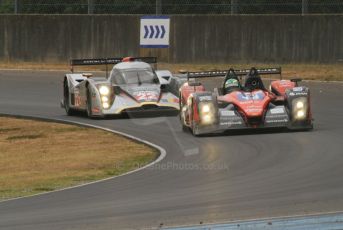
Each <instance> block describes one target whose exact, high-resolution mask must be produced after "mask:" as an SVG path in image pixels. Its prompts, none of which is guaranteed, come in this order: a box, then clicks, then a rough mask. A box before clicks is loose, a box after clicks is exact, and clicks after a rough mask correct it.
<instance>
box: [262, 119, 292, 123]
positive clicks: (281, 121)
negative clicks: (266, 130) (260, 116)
mask: <svg viewBox="0 0 343 230" xmlns="http://www.w3.org/2000/svg"><path fill="white" fill-rule="evenodd" d="M284 122H288V119H282V120H267V121H266V123H284Z"/></svg>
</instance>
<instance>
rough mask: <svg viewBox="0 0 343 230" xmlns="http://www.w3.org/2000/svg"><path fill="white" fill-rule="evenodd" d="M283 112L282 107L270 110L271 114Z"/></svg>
mask: <svg viewBox="0 0 343 230" xmlns="http://www.w3.org/2000/svg"><path fill="white" fill-rule="evenodd" d="M284 112H285V110H284V108H283V107H281V108H274V109H271V110H270V113H271V114H280V113H284Z"/></svg>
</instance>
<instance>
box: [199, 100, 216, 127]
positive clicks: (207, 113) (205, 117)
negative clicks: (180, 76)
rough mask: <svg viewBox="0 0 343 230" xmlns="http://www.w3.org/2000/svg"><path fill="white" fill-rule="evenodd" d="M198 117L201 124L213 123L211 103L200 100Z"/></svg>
mask: <svg viewBox="0 0 343 230" xmlns="http://www.w3.org/2000/svg"><path fill="white" fill-rule="evenodd" d="M199 109H200V110H199V111H200V119H201V123H202V124H206V125H209V124H213V123H214V122H215V109H214V105H213V104H212V103H208V102H202V103H200V104H199Z"/></svg>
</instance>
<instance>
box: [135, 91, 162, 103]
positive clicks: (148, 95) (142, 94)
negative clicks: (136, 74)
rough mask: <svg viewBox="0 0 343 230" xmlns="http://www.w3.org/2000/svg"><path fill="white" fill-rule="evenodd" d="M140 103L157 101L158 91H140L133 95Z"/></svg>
mask: <svg viewBox="0 0 343 230" xmlns="http://www.w3.org/2000/svg"><path fill="white" fill-rule="evenodd" d="M132 95H133V96H134V97H135V99H136V100H137V101H139V102H144V101H157V99H158V96H159V95H158V93H157V92H156V91H138V92H134V93H133V94H132Z"/></svg>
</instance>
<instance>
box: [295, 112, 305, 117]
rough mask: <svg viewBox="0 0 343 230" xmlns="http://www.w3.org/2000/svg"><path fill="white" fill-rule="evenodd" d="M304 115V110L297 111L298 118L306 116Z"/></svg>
mask: <svg viewBox="0 0 343 230" xmlns="http://www.w3.org/2000/svg"><path fill="white" fill-rule="evenodd" d="M304 116H305V112H304V110H299V111H298V112H297V118H304Z"/></svg>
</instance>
